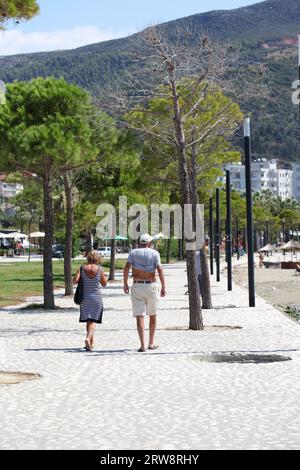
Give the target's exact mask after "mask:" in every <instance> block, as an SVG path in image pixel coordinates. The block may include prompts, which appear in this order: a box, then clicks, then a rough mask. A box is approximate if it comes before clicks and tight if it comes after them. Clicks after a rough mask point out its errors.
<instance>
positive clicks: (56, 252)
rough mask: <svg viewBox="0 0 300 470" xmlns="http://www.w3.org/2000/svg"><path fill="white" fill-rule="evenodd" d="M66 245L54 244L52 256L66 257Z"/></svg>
mask: <svg viewBox="0 0 300 470" xmlns="http://www.w3.org/2000/svg"><path fill="white" fill-rule="evenodd" d="M64 251H65V250H64V247H63V245H53V246H52V258H58V259H62V258H63V257H64Z"/></svg>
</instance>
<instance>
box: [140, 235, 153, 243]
mask: <svg viewBox="0 0 300 470" xmlns="http://www.w3.org/2000/svg"><path fill="white" fill-rule="evenodd" d="M152 240H153V237H151V235H149V233H143V235H141V236H140V243H143V244H146V243H151V242H152Z"/></svg>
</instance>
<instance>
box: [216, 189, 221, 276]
mask: <svg viewBox="0 0 300 470" xmlns="http://www.w3.org/2000/svg"><path fill="white" fill-rule="evenodd" d="M215 240H216V242H215V253H216V266H217V282H220V281H221V269H220V244H221V220H220V189H219V188H217V189H216V233H215Z"/></svg>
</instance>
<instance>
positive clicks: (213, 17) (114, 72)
mask: <svg viewBox="0 0 300 470" xmlns="http://www.w3.org/2000/svg"><path fill="white" fill-rule="evenodd" d="M182 26H183V27H192V28H193V30H194V31H201V32H203V33H208V34H209V35H210V36H211V37H215V38H217V39H218V40H219V41H220V40H221V41H222V40H226V41H230V42H231V43H232V44H233V45H234V46H235V47H237V48H238V50H239V53H240V57H241V63H243V66H244V67H247V66H250V67H261V66H262V65H264V66H266V69H267V70H268V74H267V81H268V85H269V89H270V98H269V99H266V98H265V97H264V98H257V99H256V100H255V99H253V100H252V102H251V103H248V102H247V103H241V106H242V108H243V110H244V111H248V112H249V111H251V112H252V113H253V129H254V139H253V150H254V153H255V156H257V157H261V158H279V159H281V160H284V161H291V160H295V159H298V158H300V135H299V134H300V133H299V118H298V109H297V107H296V106H294V105H293V104H292V101H291V95H292V89H291V84H292V82H293V81H294V80H295V79H297V78H298V72H297V33H298V31H299V26H300V1H299V0H285V1H282V0H268V1H265V2H262V3H258V4H255V5H252V6H249V7H245V8H239V9H237V10H231V11H214V12H209V13H204V14H199V15H193V16H191V17H187V18H182V19H179V20H176V21H172V22H169V23H165V24H163V25H161V27H162V28H164V29H165V30H166V31H167V33H168V35H169V36H170V37H171V38H172V37H173V35H174V32H175V31H176V28H178V27H182ZM130 41H131V40H130V38H125V39H120V40H114V41H108V42H104V43H100V44H94V45H90V46H85V47H82V48H79V49H76V50H72V51H57V52H47V53H38V54H25V55H18V56H10V57H1V58H0V79H2V80H5V81H12V80H15V79H17V80H29V79H30V78H33V77H37V76H40V75H41V76H50V75H52V76H55V77H61V76H63V77H65V78H66V79H67V80H68V81H70V82H73V83H76V84H78V85H81V86H83V87H84V88H87V89H89V90H91V91H93V92H95V91H96V90H97V89H99V88H101V87H104V86H106V85H107V84H110V85H112V84H113V83H114V82H118V81H121V80H122V77H123V76H124V71H126V70H130V71H132V72H133V73H136V72H137V66H136V64H134V63H132V62H131V61H130V58H129V49H130ZM191 47H192V40H191ZM244 86H245V87H247V83H245V84H244Z"/></svg>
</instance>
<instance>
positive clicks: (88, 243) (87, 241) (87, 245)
mask: <svg viewBox="0 0 300 470" xmlns="http://www.w3.org/2000/svg"><path fill="white" fill-rule="evenodd" d="M91 251H93V247H92V233H91V231H90V230H89V231H88V232H86V235H85V254H86V255H87V254H88V253H90V252H91Z"/></svg>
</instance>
